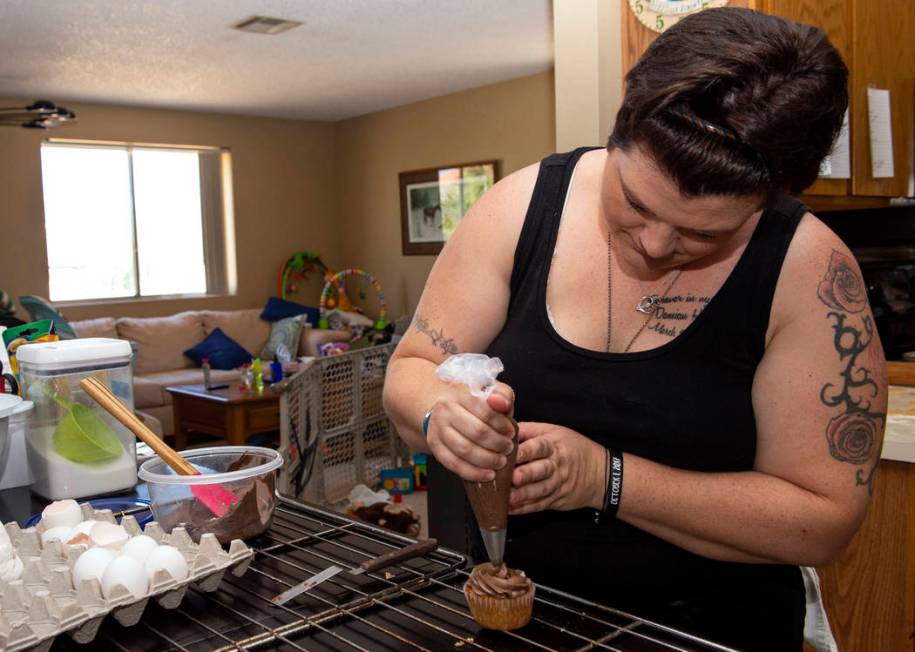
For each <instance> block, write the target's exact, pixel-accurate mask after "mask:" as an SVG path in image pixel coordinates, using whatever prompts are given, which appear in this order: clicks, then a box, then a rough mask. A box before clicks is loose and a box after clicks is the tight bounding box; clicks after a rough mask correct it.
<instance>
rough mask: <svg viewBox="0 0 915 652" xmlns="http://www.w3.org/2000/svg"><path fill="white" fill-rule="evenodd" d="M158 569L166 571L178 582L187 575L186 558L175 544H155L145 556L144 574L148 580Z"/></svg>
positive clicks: (150, 579)
mask: <svg viewBox="0 0 915 652" xmlns="http://www.w3.org/2000/svg"><path fill="white" fill-rule="evenodd" d="M159 570H164V571H166V572H167V573H168V574H169V575H171V576H172V577H173V578H175V579H176V580H177V581H179V582H180V581H181V580H183V579H185V578H186V577H187V576H188V568H187V560H186V559H185V558H184V555H182V554H181V551H180V550H178V549H177V548H176V547H175V546H157V547H156V549H155V550H153V551H152V552H151V553H149V557H147V558H146V574H147V575H148V576H149V581H150V582H152V580H153V576H154V575H155V574H156V571H159Z"/></svg>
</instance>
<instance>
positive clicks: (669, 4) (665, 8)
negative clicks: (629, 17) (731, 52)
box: [629, 0, 728, 32]
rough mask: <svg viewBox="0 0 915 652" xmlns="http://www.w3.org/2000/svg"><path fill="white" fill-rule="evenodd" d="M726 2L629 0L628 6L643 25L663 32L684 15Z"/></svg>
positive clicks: (723, 0)
mask: <svg viewBox="0 0 915 652" xmlns="http://www.w3.org/2000/svg"><path fill="white" fill-rule="evenodd" d="M727 3H728V0H629V8H630V9H631V10H632V13H634V14H635V15H636V17H637V18H638V19H639V22H640V23H642V24H643V25H644V26H645V27H647V28H648V29H650V30H653V31H655V32H663V31H664V30H665V29H667V28H668V27H670V26H671V25H674V24H676V22H677V21H678V20H680V19H681V18H683V17H685V16H689V15H690V14H694V13H696V12H697V11H702V10H703V9H711V8H713V7H724V6H725V5H726V4H727Z"/></svg>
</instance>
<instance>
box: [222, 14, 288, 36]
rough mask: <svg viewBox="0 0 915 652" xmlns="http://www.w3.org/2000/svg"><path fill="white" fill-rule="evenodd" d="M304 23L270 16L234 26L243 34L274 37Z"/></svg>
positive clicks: (247, 20)
mask: <svg viewBox="0 0 915 652" xmlns="http://www.w3.org/2000/svg"><path fill="white" fill-rule="evenodd" d="M301 24H302V23H301V22H299V21H297V20H286V19H284V18H271V17H270V16H251V17H250V18H245V19H244V20H243V21H241V22H240V23H236V24H234V25H232V27H233V28H234V29H237V30H241V31H242V32H252V33H253V34H269V35H270V36H274V35H276V34H282V33H283V32H286V31H289V30H290V29H292V28H293V27H298V26H299V25H301Z"/></svg>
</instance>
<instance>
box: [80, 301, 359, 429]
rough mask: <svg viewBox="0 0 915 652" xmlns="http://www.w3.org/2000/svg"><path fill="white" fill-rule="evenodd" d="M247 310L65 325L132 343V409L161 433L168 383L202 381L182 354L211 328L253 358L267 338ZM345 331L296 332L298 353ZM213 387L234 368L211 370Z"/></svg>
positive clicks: (166, 425) (167, 420)
mask: <svg viewBox="0 0 915 652" xmlns="http://www.w3.org/2000/svg"><path fill="white" fill-rule="evenodd" d="M260 313H261V310H260V309H259V308H257V309H252V310H200V311H187V312H180V313H178V314H176V315H171V316H169V317H143V318H138V317H121V318H118V319H115V318H113V317H101V318H99V319H87V320H84V321H76V322H71V323H70V325H71V326H72V327H73V330H74V331H76V334H77V335H78V336H79V337H112V338H117V339H123V340H130V341H131V342H132V343H133V345H134V377H133V392H134V407H135V408H136V409H137V410H140V411H143V412H145V413H146V414H148V415H151V416H153V417H155V418H156V419H158V420H159V421H160V422H161V424H162V431H163V434H165V435H171V434H173V433H174V431H175V424H174V419H173V418H172V405H171V403H172V401H171V394H169V393H168V392H166V391H165V388H166V387H168V386H170V385H190V384H195V383H202V382H203V372H202V371H201V369H200V368H199V367H198V366H197V365H196V364H195V363H194V361H193V360H191V359H190V358H188V357H187V356H185V355H184V351H186V350H187V349H189V348H191V347H193V346H194V345H196V344H198V343H200V342H201V341H203V339H204V338H205V337H206V336H208V335H209V334H210V333H212V332H213V331H214V330H215V329H216V328H220V329H222V331H223V332H224V333H225V334H226V335H228V336H229V337H231V338H232V339H233V340H235V341H236V342H238V343H239V344H241V346H242V347H244V349H245V350H246V351H248V352H249V353H251V354H252V355H258V354H260V352H261V349H263V348H264V344H266V343H267V340H268V339H269V338H270V322H266V321H263V320H262V319H261V318H260ZM347 339H349V335H348V333H347V332H345V331H326V330H318V329H311V328H304V329H302V338H301V340H300V342H299V351H298V355H316V354H317V347H318V346H319V345H320V344H323V343H324V342H334V341H345V340H347ZM211 378H212V381H213V382H214V383H225V382H237V381H238V378H239V370H238V369H229V370H220V369H213V370H212V372H211Z"/></svg>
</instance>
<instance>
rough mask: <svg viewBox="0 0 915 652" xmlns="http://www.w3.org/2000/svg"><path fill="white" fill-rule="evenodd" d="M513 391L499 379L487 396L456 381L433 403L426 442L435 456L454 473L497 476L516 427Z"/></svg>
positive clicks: (486, 478)
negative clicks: (478, 395)
mask: <svg viewBox="0 0 915 652" xmlns="http://www.w3.org/2000/svg"><path fill="white" fill-rule="evenodd" d="M514 398H515V395H514V392H513V391H512V389H511V387H509V386H508V385H506V384H504V383H496V386H495V388H494V389H493V392H492V394H490V396H489V397H488V398H486V399H485V400H483V399H479V398H477V397H475V396H472V395H471V394H470V392H469V391H468V390H467V387H466V385H462V384H458V383H455V384H453V385H452V386H451V387H450V388H449V389H448V390H446V392H445V393H444V394H442V395H441V396H440V397H439V398H438V399H437V400H436V401H435V404H434V405H433V406H432V416H431V417H430V418H429V428H428V434H427V436H426V442H427V443H428V444H429V449H430V450H431V451H432V454H433V455H434V456H435V459H436V460H438V462H439V463H440V464H441V465H442V466H444V467H445V468H446V469H448V470H449V471H451V472H452V473H455V474H457V475H458V476H460V477H461V478H463V479H464V480H470V481H472V482H488V481H490V480H492V479H493V478H495V471H494V469H499V468H501V467H502V466H504V465H505V464H506V462H507V461H508V460H507V458H506V455H508V454H509V453H511V451H512V446H513V444H512V437H513V435H514V433H515V428H514V426H513V425H512V422H511V418H510V415H511V414H512V411H513V408H514Z"/></svg>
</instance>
